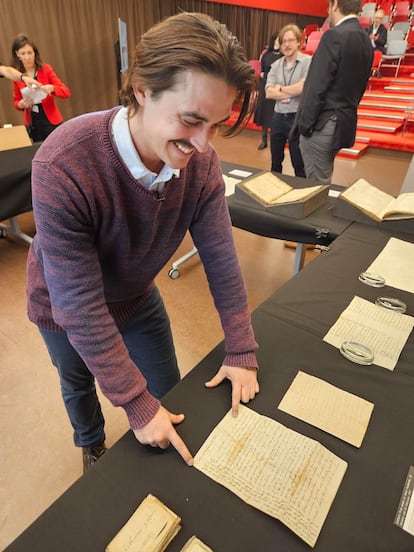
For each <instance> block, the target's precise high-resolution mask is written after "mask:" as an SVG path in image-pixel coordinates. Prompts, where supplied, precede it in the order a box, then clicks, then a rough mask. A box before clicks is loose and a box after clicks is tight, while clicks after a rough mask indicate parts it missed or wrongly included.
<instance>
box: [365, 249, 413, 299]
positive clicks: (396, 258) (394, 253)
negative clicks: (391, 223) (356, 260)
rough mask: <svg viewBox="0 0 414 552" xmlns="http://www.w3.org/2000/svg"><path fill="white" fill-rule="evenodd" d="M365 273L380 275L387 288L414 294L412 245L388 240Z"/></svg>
mask: <svg viewBox="0 0 414 552" xmlns="http://www.w3.org/2000/svg"><path fill="white" fill-rule="evenodd" d="M367 271H368V272H374V273H375V274H380V275H381V276H382V277H383V278H385V283H386V285H387V286H391V287H394V288H397V289H403V290H404V291H409V292H410V293H414V276H413V275H414V244H412V243H410V242H406V241H403V240H399V239H397V238H390V239H389V240H388V242H387V244H386V245H385V247H384V249H383V250H382V251H381V253H379V255H378V257H377V258H376V259H375V260H374V261H373V262H372V263H371V264H370V266H369V267H368V268H367Z"/></svg>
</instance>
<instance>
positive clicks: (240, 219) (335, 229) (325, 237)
mask: <svg viewBox="0 0 414 552" xmlns="http://www.w3.org/2000/svg"><path fill="white" fill-rule="evenodd" d="M221 167H222V171H223V174H224V175H226V176H232V177H233V178H239V177H237V176H235V175H234V174H231V171H233V170H242V171H246V172H248V173H251V174H252V175H256V174H258V173H261V172H263V171H262V170H261V169H256V168H253V167H247V166H245V165H236V164H234V163H228V162H226V161H222V162H221ZM280 178H281V179H282V180H284V181H285V182H287V184H289V185H290V186H293V187H302V186H303V185H304V183H305V182H306V185H307V186H315V185H319V184H320V182H316V181H312V180H307V179H304V178H301V177H297V176H290V175H286V174H282V175H280ZM331 188H332V189H333V190H339V189H342V187H340V186H336V185H332V186H331ZM334 202H335V198H334V197H329V198H328V201H327V203H325V204H324V205H322V206H320V207H319V208H318V209H316V210H315V211H314V212H313V213H311V214H309V215H308V216H306V217H304V218H300V219H297V218H291V217H287V216H282V215H278V214H275V213H274V212H272V211H271V210H270V209H265V208H264V207H263V206H262V205H260V204H259V203H257V205H255V204H254V203H252V201H247V200H243V198H242V197H240V196H238V195H237V194H233V195H229V196H227V204H228V207H229V212H230V217H231V222H232V225H233V226H234V227H236V228H240V229H242V230H246V231H247V232H251V233H253V234H257V235H259V236H264V237H267V238H275V239H279V240H287V241H293V242H297V248H296V256H295V262H294V266H293V274H296V273H297V272H298V271H299V270H300V269H301V268H302V267H303V262H304V258H305V253H306V250H305V247H304V246H305V244H315V246H322V247H326V246H329V245H330V244H331V243H332V242H333V240H335V239H336V238H337V237H338V236H339V235H340V234H341V233H342V232H343V231H344V230H345V229H346V228H347V227H348V226H349V225H350V224H351V221H349V220H346V219H343V218H338V217H335V216H333V215H332V208H333V205H334ZM196 253H197V249H196V248H195V247H194V248H193V249H192V250H191V251H190V252H189V253H187V254H186V255H184V256H183V257H181V258H180V259H178V260H177V261H175V262H173V263H172V268H171V269H170V271H169V275H170V277H171V278H173V279H174V278H177V277H178V276H179V271H178V267H179V266H180V265H181V264H182V263H183V262H185V261H186V260H187V259H189V258H190V257H192V256H193V255H195V254H196Z"/></svg>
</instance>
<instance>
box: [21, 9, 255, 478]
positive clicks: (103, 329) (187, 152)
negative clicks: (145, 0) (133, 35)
mask: <svg viewBox="0 0 414 552" xmlns="http://www.w3.org/2000/svg"><path fill="white" fill-rule="evenodd" d="M254 87H255V77H254V72H253V69H252V68H251V67H250V66H249V64H248V63H247V61H246V57H245V55H244V52H243V50H242V48H241V47H240V45H239V43H238V41H237V39H236V38H235V37H234V36H232V35H231V34H230V33H229V32H228V31H227V29H226V28H225V27H224V26H223V25H220V24H219V23H218V22H214V21H213V20H212V19H210V18H209V17H208V16H206V15H202V14H192V13H181V14H179V15H176V16H173V17H170V18H168V19H166V20H164V21H163V22H161V23H159V24H157V25H155V26H154V27H153V28H152V29H150V30H149V31H148V32H147V33H145V35H144V36H143V38H142V40H141V42H140V43H139V44H138V46H137V49H136V52H135V58H134V62H133V65H132V67H131V69H130V72H129V75H128V79H127V82H126V86H125V89H124V91H123V103H124V107H121V108H119V107H118V108H114V109H111V110H108V111H104V112H97V113H89V114H86V115H83V116H81V117H78V118H76V119H72V120H71V121H68V122H67V123H65V124H63V125H62V126H61V127H60V128H58V129H57V130H56V131H55V132H54V133H53V134H52V135H51V136H50V137H49V138H48V140H46V141H45V143H44V144H43V145H42V147H41V148H40V149H39V151H38V153H37V155H36V158H35V160H34V162H33V171H32V188H33V209H34V214H35V221H36V230H37V234H36V236H35V238H34V240H33V244H32V246H31V249H30V253H29V258H28V287H27V296H28V315H29V318H30V320H32V321H33V322H34V323H35V324H36V325H37V326H38V327H39V330H40V332H41V334H42V337H43V339H44V341H45V343H46V345H47V348H48V350H49V353H50V356H51V359H52V362H53V364H54V365H55V366H56V367H57V369H58V372H59V376H60V381H61V388H62V396H63V399H64V402H65V406H66V409H67V412H68V415H69V418H70V421H71V424H72V426H73V430H74V443H75V445H76V446H78V447H82V449H83V460H84V471H86V470H87V469H88V468H89V467H90V466H91V465H93V463H94V462H95V461H96V460H97V459H98V458H99V457H100V456H101V455H102V454H103V453H104V452H105V444H104V440H105V434H104V419H103V416H102V412H101V408H100V404H99V401H98V398H97V396H96V390H95V378H96V380H97V381H98V382H99V385H100V387H101V389H102V391H103V393H104V394H105V395H106V397H108V399H109V400H110V401H111V402H112V404H114V405H115V406H122V407H123V408H124V410H125V412H126V414H127V416H128V420H129V423H130V427H131V429H132V430H133V431H134V434H135V436H136V438H137V440H138V441H139V442H140V443H142V444H149V445H152V446H159V447H161V448H166V447H168V446H169V444H170V443H171V444H172V445H173V446H174V447H175V448H176V449H177V451H178V452H179V454H180V455H181V456H182V457H183V459H184V460H185V462H186V463H187V464H188V465H192V456H191V453H190V452H189V450H188V449H187V447H186V445H185V444H184V442H183V441H182V439H181V438H180V437H179V435H178V433H177V432H176V430H175V427H174V426H175V425H176V424H179V423H180V422H181V421H182V420H183V419H184V415H183V414H174V413H171V412H169V411H168V410H167V409H165V408H164V407H163V406H161V404H160V399H161V398H162V396H163V395H164V394H165V393H166V392H167V391H168V390H169V389H170V388H171V387H172V386H173V385H175V383H177V382H178V380H179V371H178V367H177V361H176V357H175V352H174V345H173V340H172V335H171V330H170V324H169V319H168V316H167V313H166V311H165V308H164V305H163V302H162V299H161V297H160V295H159V293H158V290H157V288H156V287H155V284H154V278H155V277H156V276H157V274H158V273H159V271H160V270H161V269H162V268H163V267H164V266H165V264H166V263H167V261H168V260H169V259H170V257H171V255H172V254H173V253H174V252H175V251H176V249H177V247H178V246H179V244H180V243H181V241H182V239H183V237H184V235H185V233H186V232H187V230H189V231H190V232H191V235H192V238H193V240H194V244H195V245H196V247H197V249H198V251H199V254H200V258H201V260H202V262H203V264H204V267H205V271H206V274H207V278H208V281H209V285H210V289H211V292H212V295H213V297H214V301H215V305H216V308H217V310H218V312H219V315H220V319H221V324H222V327H223V331H224V337H225V346H226V356H225V358H224V361H223V364H222V366H221V367H220V369H219V370H218V372H217V374H216V375H215V376H214V377H213V378H212V379H211V380H210V381H209V382H207V383H206V386H207V387H215V386H217V385H219V384H220V383H221V382H222V381H223V380H224V379H226V378H227V379H229V380H230V381H231V383H232V411H233V415H234V416H236V415H237V412H238V404H239V402H240V401H242V402H244V403H247V402H248V401H250V400H251V399H253V398H254V397H255V394H256V393H258V391H259V385H258V382H257V376H256V369H257V361H256V356H255V350H256V348H257V344H256V341H255V338H254V334H253V330H252V327H251V320H250V313H249V309H248V304H247V298H246V290H245V286H244V283H243V279H242V276H241V272H240V268H239V264H238V261H237V257H236V252H235V247H234V243H233V238H232V229H231V223H230V218H229V214H228V210H227V205H226V200H225V195H224V182H223V178H222V174H221V169H220V162H219V159H218V156H217V154H216V152H215V151H214V149H213V148H212V146H211V145H210V140H211V139H212V138H213V137H214V136H215V135H216V133H217V131H218V128H219V127H220V125H221V124H222V123H223V122H224V121H225V120H226V119H227V118H228V117H229V115H230V113H231V111H232V106H233V104H234V103H235V102H238V103H240V104H241V109H240V116H239V118H238V120H237V122H236V123H235V124H234V125H233V126H232V127H227V130H226V134H227V135H229V136H230V135H232V134H234V133H235V131H237V129H238V128H241V127H242V126H243V125H244V124H245V123H246V121H247V120H248V119H249V117H250V115H251V111H252V109H253V108H254V105H252V102H251V101H250V100H251V94H252V91H253V90H254Z"/></svg>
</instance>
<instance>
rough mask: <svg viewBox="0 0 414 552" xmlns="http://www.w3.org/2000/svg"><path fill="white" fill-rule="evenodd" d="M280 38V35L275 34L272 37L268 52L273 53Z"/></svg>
mask: <svg viewBox="0 0 414 552" xmlns="http://www.w3.org/2000/svg"><path fill="white" fill-rule="evenodd" d="M278 37H279V33H273V34H272V36H271V37H270V38H269V42H268V47H267V51H268V52H273V50H274V47H275V40H276V39H277V38H278Z"/></svg>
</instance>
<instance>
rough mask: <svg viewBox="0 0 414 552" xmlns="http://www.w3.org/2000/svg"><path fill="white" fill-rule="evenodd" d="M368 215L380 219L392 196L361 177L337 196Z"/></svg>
mask: <svg viewBox="0 0 414 552" xmlns="http://www.w3.org/2000/svg"><path fill="white" fill-rule="evenodd" d="M339 197H340V198H341V199H344V200H345V201H347V202H348V203H350V204H351V205H353V206H354V207H356V208H357V209H359V210H360V211H362V212H363V213H365V214H366V215H368V216H369V217H371V218H373V219H374V220H376V221H381V220H382V218H383V216H384V213H385V212H386V210H387V208H388V206H389V204H390V203H391V202H392V201H393V199H394V197H393V196H391V195H389V194H386V193H385V192H383V191H381V190H379V189H378V188H376V187H375V186H373V185H372V184H370V183H369V182H367V181H366V180H364V179H363V178H360V179H359V180H357V181H356V182H354V184H352V186H350V187H349V188H347V189H346V190H345V191H344V192H342V194H341V195H340V196H339Z"/></svg>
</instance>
